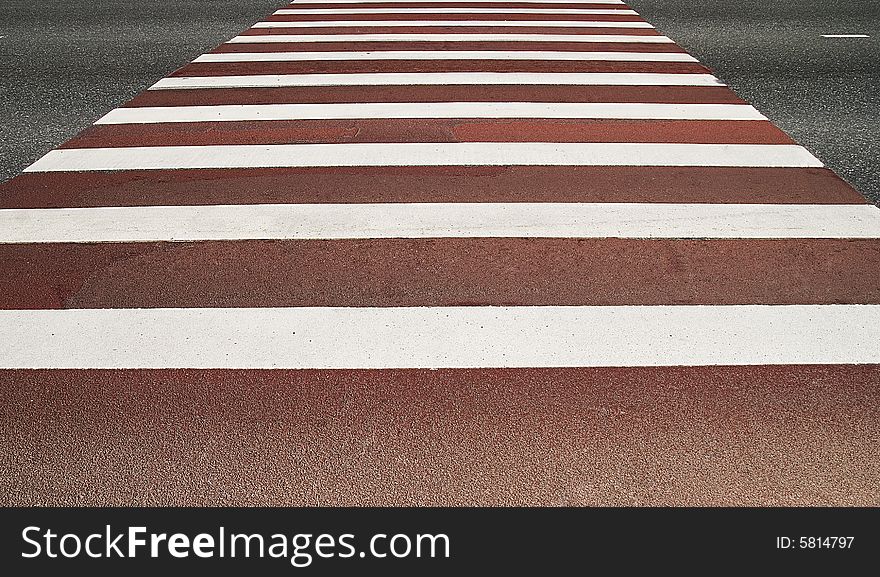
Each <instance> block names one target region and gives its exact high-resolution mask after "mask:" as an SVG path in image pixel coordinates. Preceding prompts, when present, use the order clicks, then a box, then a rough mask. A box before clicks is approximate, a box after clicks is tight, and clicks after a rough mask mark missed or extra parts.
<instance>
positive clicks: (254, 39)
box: [227, 33, 673, 44]
mask: <svg viewBox="0 0 880 577" xmlns="http://www.w3.org/2000/svg"><path fill="white" fill-rule="evenodd" d="M282 42H283V43H288V44H290V43H299V42H314V43H318V42H586V43H605V44H608V43H614V44H619V43H633V44H635V43H638V44H672V43H673V42H672V40H670V39H669V38H667V37H666V36H658V35H652V36H644V35H641V36H627V35H622V34H415V33H413V34H270V35H266V36H236V37H235V38H232V39H231V40H229V42H227V44H267V43H282Z"/></svg>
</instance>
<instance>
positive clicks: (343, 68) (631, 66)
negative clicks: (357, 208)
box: [170, 60, 709, 77]
mask: <svg viewBox="0 0 880 577" xmlns="http://www.w3.org/2000/svg"><path fill="white" fill-rule="evenodd" d="M382 72H404V73H405V72H426V73H430V72H547V73H552V72H619V73H624V72H626V73H640V72H641V73H651V74H708V73H709V70H708V69H707V68H706V67H704V66H702V65H701V64H698V63H696V62H605V61H597V60H581V61H570V60H564V61H553V60H550V61H545V60H354V61H346V60H329V61H327V60H311V61H307V62H196V63H192V64H188V65H186V66H184V67H183V68H181V69H179V70H177V71H176V72H174V73H172V74H171V75H170V76H172V77H174V76H177V77H181V76H247V75H258V74H347V73H351V74H368V73H382Z"/></svg>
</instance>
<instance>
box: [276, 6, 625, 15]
mask: <svg viewBox="0 0 880 577" xmlns="http://www.w3.org/2000/svg"><path fill="white" fill-rule="evenodd" d="M275 14H278V15H295V16H311V15H316V16H319V15H325V14H590V15H600V14H601V15H616V14H621V15H628V16H637V15H638V13H637V12H636V11H635V10H622V9H613V10H605V9H582V8H447V7H443V6H437V7H436V8H405V7H401V8H304V9H301V10H300V9H296V8H284V9H281V10H278V11H276V12H275Z"/></svg>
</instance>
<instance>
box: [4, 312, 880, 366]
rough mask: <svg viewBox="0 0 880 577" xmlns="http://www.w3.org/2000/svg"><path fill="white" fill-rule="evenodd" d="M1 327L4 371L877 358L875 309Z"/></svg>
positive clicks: (35, 316) (130, 316)
mask: <svg viewBox="0 0 880 577" xmlns="http://www.w3.org/2000/svg"><path fill="white" fill-rule="evenodd" d="M0 334H3V335H4V338H3V339H0V367H2V368H4V369H44V368H45V369H140V368H144V369H147V368H150V369H163V368H181V369H182V368H192V369H196V368H200V369H282V368H284V369H388V368H513V367H519V368H529V367H532V368H540V367H623V366H711V365H788V364H876V363H880V348H878V347H875V346H870V344H871V343H877V342H880V306H876V305H783V306H780V305H777V306H767V305H763V306H762V305H732V306H731V305H729V306H559V307H532V306H529V307H477V306H475V307H393V308H391V307H389V308H385V307H383V308H379V307H376V308H366V307H365V308H355V307H349V308H346V307H293V308H234V309H230V308H200V309H199V308H197V309H72V310H3V311H0ZM866 345H867V346H866Z"/></svg>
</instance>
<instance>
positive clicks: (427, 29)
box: [241, 26, 659, 36]
mask: <svg viewBox="0 0 880 577" xmlns="http://www.w3.org/2000/svg"><path fill="white" fill-rule="evenodd" d="M272 34H295V35H297V36H299V35H307V34H317V35H320V34H587V35H588V34H625V35H626V36H658V35H659V33H658V32H657V31H656V30H653V29H651V28H584V27H575V28H563V27H561V26H553V27H548V26H513V27H510V26H342V27H325V26H321V27H319V28H299V27H297V28H249V29H248V30H245V31H244V32H242V33H241V35H242V36H268V35H272Z"/></svg>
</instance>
